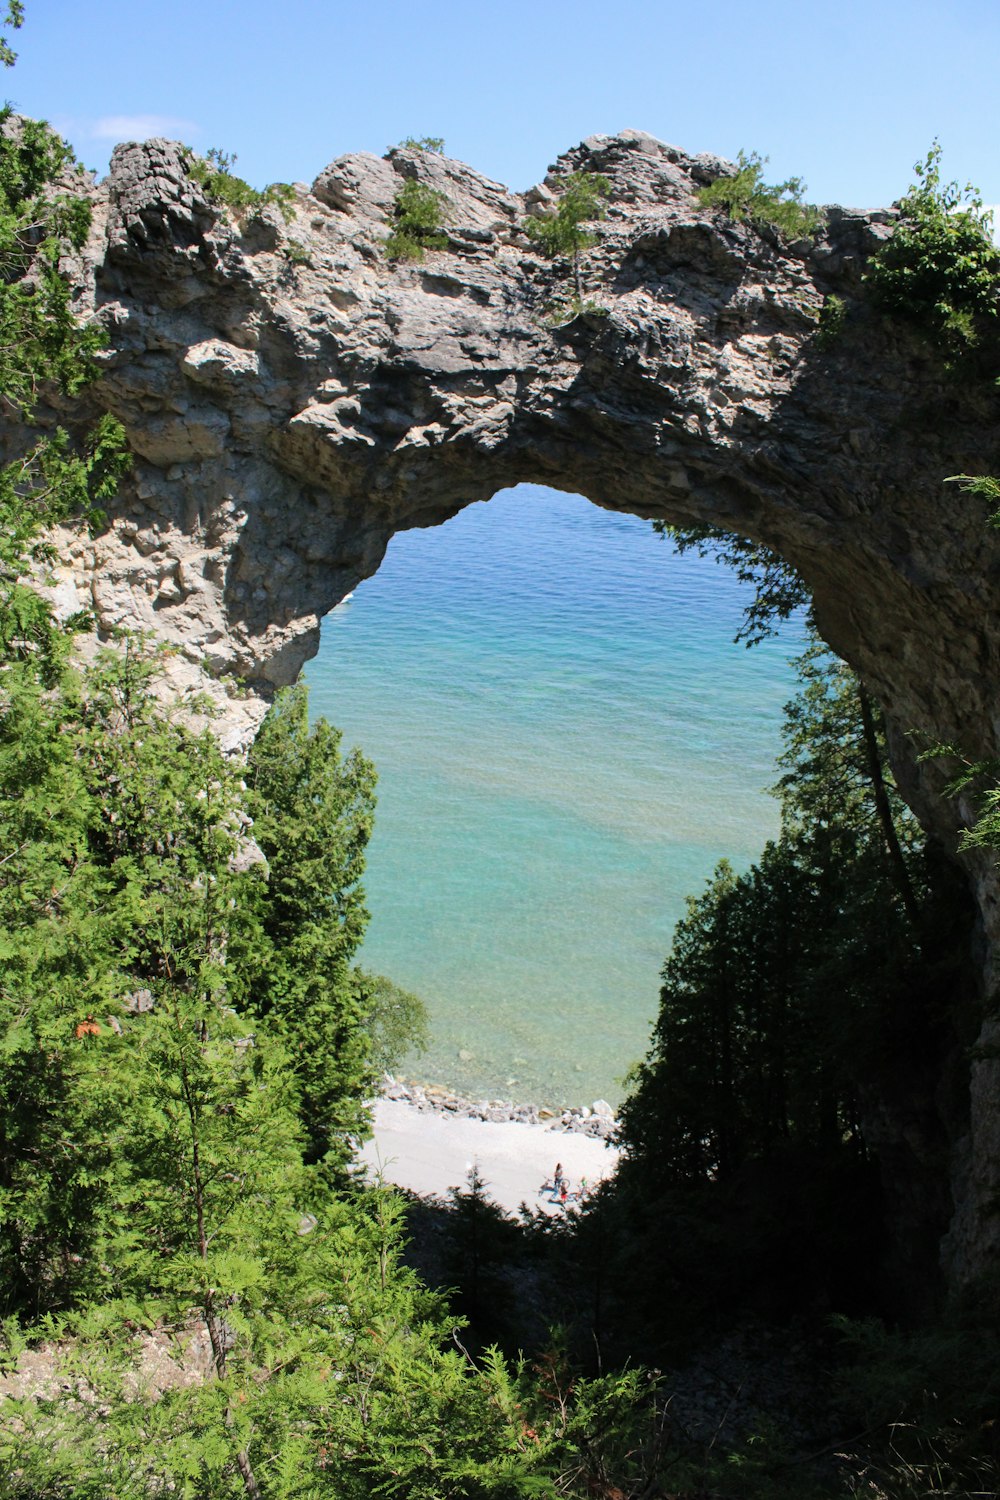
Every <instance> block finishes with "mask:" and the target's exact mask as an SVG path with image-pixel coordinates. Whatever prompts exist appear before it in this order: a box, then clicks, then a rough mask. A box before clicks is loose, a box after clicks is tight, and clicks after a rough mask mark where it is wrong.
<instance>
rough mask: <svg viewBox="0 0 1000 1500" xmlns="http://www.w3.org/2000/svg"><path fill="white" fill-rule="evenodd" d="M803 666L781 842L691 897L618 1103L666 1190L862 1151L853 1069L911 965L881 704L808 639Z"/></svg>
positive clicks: (909, 890) (908, 910)
mask: <svg viewBox="0 0 1000 1500" xmlns="http://www.w3.org/2000/svg"><path fill="white" fill-rule="evenodd" d="M800 674H801V681H802V688H801V691H800V693H799V695H798V696H797V698H796V699H795V700H794V701H793V702H792V703H790V704H789V705H788V707H787V709H786V723H785V730H784V738H785V749H784V753H783V755H782V757H781V760H780V764H781V767H782V770H783V775H782V777H781V780H780V782H779V784H778V787H777V792H778V794H779V796H780V799H781V807H782V828H781V837H780V839H779V840H778V841H777V842H776V843H773V844H769V845H768V846H767V848H766V849H765V851H764V853H763V855H762V856H761V858H760V860H759V861H758V862H757V863H756V864H755V865H753V866H752V867H751V869H750V870H749V871H747V873H746V874H744V875H736V874H735V873H734V872H733V871H732V869H730V868H729V867H728V866H727V865H722V866H720V868H719V869H718V870H717V871H716V875H715V878H714V879H713V881H712V882H710V884H709V885H708V887H707V888H706V890H705V892H704V893H703V894H702V895H701V896H700V897H697V898H692V899H691V901H690V902H689V906H688V913H687V916H686V917H685V918H684V920H683V921H682V922H681V923H680V924H679V926H678V929H677V932H676V934H675V938H674V945H673V949H672V951H671V953H670V955H669V957H668V959H667V961H666V964H665V965H664V969H663V988H662V990H661V997H660V1014H659V1018H658V1020H657V1023H656V1027H655V1029H654V1033H653V1042H652V1047H651V1050H650V1053H649V1056H648V1057H647V1059H646V1061H645V1063H643V1064H642V1065H641V1066H640V1067H639V1069H638V1070H637V1071H636V1074H635V1076H634V1085H635V1086H634V1089H633V1092H632V1094H631V1096H630V1098H629V1099H628V1100H627V1101H626V1103H625V1106H624V1108H623V1132H624V1138H625V1141H626V1145H627V1147H628V1150H629V1152H630V1153H631V1154H633V1155H634V1156H635V1157H636V1158H637V1159H638V1160H641V1162H642V1163H643V1169H644V1170H646V1171H649V1172H650V1173H652V1174H653V1175H654V1176H657V1177H658V1178H659V1180H660V1181H661V1183H662V1184H663V1185H674V1186H693V1185H695V1184H697V1183H699V1182H703V1183H704V1182H708V1181H718V1180H724V1179H726V1178H727V1177H731V1176H732V1175H733V1174H734V1172H736V1171H737V1170H738V1169H739V1168H741V1167H742V1166H743V1165H744V1163H746V1162H747V1161H750V1160H752V1159H760V1158H765V1157H767V1156H768V1154H770V1153H773V1152H774V1151H775V1150H777V1149H779V1148H780V1147H781V1146H782V1143H798V1144H800V1145H806V1146H810V1147H820V1148H823V1149H826V1148H828V1147H830V1146H834V1145H836V1144H837V1143H838V1142H839V1143H846V1142H851V1143H852V1145H853V1149H855V1150H858V1151H860V1150H862V1149H863V1143H862V1141H861V1138H860V1136H859V1134H858V1099H857V1086H858V1079H859V1076H860V1074H861V1072H862V1071H863V1065H864V1060H865V1057H866V1056H868V1058H869V1061H871V1054H870V1049H871V1048H872V1047H873V1045H876V1044H875V1043H874V1041H873V1038H874V1037H875V1036H876V1035H877V1034H878V1030H879V1026H878V1024H877V1023H878V1020H879V1017H880V1014H881V1012H882V1008H883V1007H884V1006H888V1005H891V1002H892V996H893V995H894V993H895V991H896V988H897V987H898V986H899V985H900V984H904V983H907V982H909V978H908V976H910V975H911V974H912V972H913V970H914V969H915V968H916V966H917V965H918V964H919V961H920V945H921V942H922V939H923V921H922V912H923V909H924V906H925V905H926V902H927V901H928V899H929V893H930V873H929V870H928V868H927V866H926V864H925V857H924V850H923V838H922V835H921V833H920V830H919V829H918V827H917V825H916V823H915V820H914V819H913V817H912V815H911V814H909V812H908V811H907V809H906V808H905V806H904V805H903V803H902V800H901V798H900V797H899V794H898V792H897V791H896V789H895V787H894V785H893V783H892V778H891V774H890V773H889V771H888V768H887V764H886V753H885V743H884V735H883V732H882V729H881V725H880V723H879V721H878V717H877V714H876V712H875V710H874V708H873V706H872V704H871V702H870V700H869V699H868V697H867V694H866V693H865V692H864V689H863V687H862V685H861V684H860V682H859V681H858V679H857V678H856V677H855V676H854V674H853V673H851V672H850V671H849V670H848V668H847V667H846V666H845V665H844V664H843V663H842V662H839V661H838V660H837V659H836V658H835V657H833V656H832V655H831V654H830V653H829V652H826V651H824V650H821V649H820V648H819V647H818V646H814V647H813V648H812V649H811V650H810V651H809V652H807V653H806V655H805V657H804V658H803V660H802V662H801V663H800ZM875 955H878V961H877V963H876V962H875ZM833 995H835V996H836V997H837V1003H836V1006H835V1007H832V1006H831V1004H830V997H831V996H833Z"/></svg>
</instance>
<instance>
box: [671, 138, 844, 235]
mask: <svg viewBox="0 0 1000 1500" xmlns="http://www.w3.org/2000/svg"><path fill="white" fill-rule="evenodd" d="M766 162H767V157H766V156H758V154H757V152H756V151H751V152H750V155H749V156H748V155H747V154H746V152H745V151H741V152H740V154H739V157H738V160H737V170H736V172H735V174H734V175H733V176H732V177H718V178H716V180H715V182H713V183H711V184H710V185H709V186H708V187H704V188H701V189H700V190H699V192H698V201H699V202H700V203H703V204H704V205H705V207H706V208H721V209H723V210H724V211H725V212H726V213H727V214H728V215H729V217H730V218H731V219H736V220H737V221H741V220H744V219H749V221H750V222H751V223H752V224H769V225H770V226H771V228H772V229H776V230H777V231H778V233H779V234H780V235H781V236H782V238H783V239H786V240H797V239H801V238H802V237H803V236H804V235H809V234H812V233H813V231H814V230H815V229H816V228H817V226H818V225H819V222H820V213H819V209H817V208H816V207H815V206H814V205H813V204H811V203H806V202H805V201H804V200H803V194H804V192H805V183H804V182H803V181H802V178H801V177H789V178H788V180H787V181H786V182H776V183H768V182H765V181H764V180H763V178H764V166H765V164H766Z"/></svg>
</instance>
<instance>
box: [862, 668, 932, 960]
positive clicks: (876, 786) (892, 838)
mask: <svg viewBox="0 0 1000 1500" xmlns="http://www.w3.org/2000/svg"><path fill="white" fill-rule="evenodd" d="M858 702H859V704H860V706H861V728H862V732H863V735H864V742H865V755H866V757H867V760H868V775H869V779H870V780H871V784H872V791H873V792H874V794H875V810H876V812H877V813H878V820H879V822H880V824H881V825H882V837H883V838H884V839H885V846H886V849H887V851H888V854H889V866H890V869H891V870H892V876H893V880H894V881H895V884H896V889H897V890H898V892H899V896H900V899H901V901H902V903H903V906H904V907H905V909H906V914H907V916H908V917H909V919H910V921H911V922H912V924H913V928H914V931H915V932H916V933H917V934H918V936H919V935H920V934H921V931H922V923H921V920H920V905H919V903H918V901H917V898H916V895H915V894H914V891H913V885H912V883H911V881H910V872H909V870H908V869H907V868H906V860H905V859H904V858H903V851H902V849H901V848H900V846H899V838H898V837H897V834H896V825H895V824H894V823H893V821H892V808H891V807H890V805H889V794H888V792H887V791H886V788H885V778H884V777H883V775H882V761H881V758H880V756H879V753H878V738H877V736H876V734H875V715H874V714H873V712H872V704H871V699H870V698H869V696H868V693H867V690H866V689H865V687H864V684H863V683H862V682H861V681H860V680H859V681H858Z"/></svg>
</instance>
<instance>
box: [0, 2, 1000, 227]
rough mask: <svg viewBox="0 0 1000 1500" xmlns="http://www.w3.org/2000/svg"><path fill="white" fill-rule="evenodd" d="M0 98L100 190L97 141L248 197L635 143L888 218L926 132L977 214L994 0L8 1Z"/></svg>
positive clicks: (516, 168) (517, 163) (995, 195)
mask: <svg viewBox="0 0 1000 1500" xmlns="http://www.w3.org/2000/svg"><path fill="white" fill-rule="evenodd" d="M26 11H27V15H26V21H25V25H24V27H23V29H22V30H21V31H20V32H19V33H18V34H17V36H16V38H15V45H16V46H17V49H18V52H19V54H20V57H19V61H18V64H17V66H16V67H15V68H14V70H13V71H12V72H11V73H9V74H8V75H7V76H6V77H5V78H4V79H3V87H4V92H5V94H6V96H7V97H8V98H9V99H10V100H11V101H12V102H13V103H14V104H15V105H16V106H17V107H18V108H19V109H21V110H22V111H23V112H24V113H26V114H32V115H40V116H44V117H45V118H48V119H49V120H51V121H52V122H53V124H55V125H57V126H58V127H59V128H61V129H62V130H63V131H64V133H65V134H67V135H68V136H69V138H70V139H71V140H72V142H73V144H74V145H75V147H76V148H77V151H78V154H79V155H80V156H81V158H82V160H83V161H84V162H85V164H86V165H88V166H91V167H94V168H97V169H98V170H101V171H103V170H104V169H105V167H106V164H107V160H108V155H109V152H110V148H111V145H112V144H113V141H114V139H115V138H118V139H121V138H128V137H134V136H136V135H143V134H165V135H169V136H176V137H178V138H181V139H184V140H187V141H188V142H189V144H191V145H193V146H194V147H196V148H200V149H201V150H205V149H206V148H207V147H209V146H220V147H223V148H224V149H226V150H229V151H235V152H236V153H237V154H238V158H239V160H238V166H237V170H238V171H239V172H240V173H241V175H243V176H246V177H247V178H248V179H249V180H250V181H251V182H253V183H254V184H255V185H257V186H261V185H263V184H264V183H265V182H269V181H273V180H296V179H299V180H305V181H310V180H311V179H312V177H313V176H315V174H316V173H317V172H318V171H319V169H320V168H321V167H322V166H324V165H325V163H326V162H327V161H329V160H331V159H332V158H333V157H334V156H339V155H341V154H342V153H344V152H347V151H354V150H367V151H375V152H379V153H381V152H382V151H384V150H385V149H386V148H387V147H388V146H389V145H391V144H393V143H394V142H396V141H399V140H400V139H402V138H403V137H404V136H406V135H417V136H421V135H437V136H443V137H444V138H445V141H446V147H447V150H448V154H449V155H453V156H458V157H461V158H463V159H464V160H466V161H468V162H470V163H472V165H474V166H476V167H478V168H479V169H480V170H481V171H483V172H485V173H487V175H489V176H492V177H495V178H497V179H498V180H500V181H502V182H505V183H507V184H508V185H509V186H511V187H515V188H524V187H527V186H529V185H530V184H531V183H533V182H536V181H537V180H538V179H539V178H540V177H541V176H543V175H544V173H545V170H546V167H547V166H548V164H549V163H550V162H551V161H553V160H554V158H555V157H556V156H557V155H558V154H559V152H560V151H563V150H565V149H566V148H567V147H568V146H571V145H574V144H576V143H577V142H578V141H580V140H581V139H582V138H583V137H584V136H586V135H589V134H592V133H594V132H598V131H614V130H617V129H620V128H622V127H624V126H637V127H639V128H640V129H644V130H648V131H650V132H651V133H652V134H654V135H657V136H659V137H660V138H661V139H663V140H667V141H671V142H673V143H674V144H676V145H679V146H682V147H684V148H685V149H686V150H689V151H715V152H718V153H720V154H721V155H725V156H730V157H733V156H735V155H736V152H737V151H738V150H739V148H740V147H745V148H747V149H755V150H757V151H759V152H761V153H762V154H764V155H768V156H769V157H770V166H769V168H768V175H769V177H771V178H772V179H775V180H777V179H780V178H784V177H786V176H789V175H792V174H795V175H799V176H802V177H804V178H805V180H806V183H807V184H808V189H809V196H810V198H812V199H813V200H815V201H817V202H821V203H822V202H844V203H851V204H859V205H867V206H871V205H874V204H878V203H887V202H890V201H891V200H892V199H893V198H895V197H897V196H899V194H900V193H902V192H903V191H905V189H906V187H907V185H908V183H909V182H910V181H911V180H912V166H913V163H914V161H915V160H916V159H917V158H923V156H924V155H925V153H926V151H927V149H928V147H929V146H930V143H931V141H932V140H933V138H934V137H935V136H938V137H939V138H940V140H941V143H942V146H943V147H944V167H945V171H946V174H947V175H948V176H954V177H957V178H959V179H960V180H961V181H963V182H964V181H966V180H971V181H973V182H974V183H976V184H977V186H978V187H979V188H980V189H981V190H982V192H983V195H984V197H985V199H986V201H987V202H989V203H997V202H1000V150H998V145H1000V142H998V130H997V124H998V115H1000V108H998V102H997V101H998V89H997V74H998V68H1000V4H998V3H997V0H951V3H936V0H905V3H904V0H867V3H862V0H842V3H839V4H838V3H830V0H826V3H823V4H818V3H816V0H796V3H790V0H757V3H756V4H750V3H747V0H740V3H737V0H715V3H713V4H710V5H706V6H696V5H695V4H693V3H692V0H686V3H676V0H661V3H659V4H653V3H636V0H616V3H612V0H601V3H596V0H574V3H572V4H570V3H565V0H534V3H527V0H508V3H507V4H505V5H502V6H501V5H498V4H490V3H488V0H486V3H480V4H475V3H470V0H465V3H461V4H459V3H452V0H420V3H408V4H407V3H397V0H369V3H368V4H367V5H364V6H362V5H361V4H357V3H355V4H351V5H346V4H344V3H343V0H321V3H313V0H269V3H266V4H265V3H264V0H170V3H163V0H93V3H90V4H84V3H81V0H27V3H26Z"/></svg>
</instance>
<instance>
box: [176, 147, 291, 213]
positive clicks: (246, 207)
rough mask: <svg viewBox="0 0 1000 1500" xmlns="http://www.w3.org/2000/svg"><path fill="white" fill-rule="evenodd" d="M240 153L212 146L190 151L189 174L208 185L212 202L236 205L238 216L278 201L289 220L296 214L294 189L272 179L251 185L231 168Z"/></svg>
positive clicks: (231, 207) (227, 206) (207, 193)
mask: <svg viewBox="0 0 1000 1500" xmlns="http://www.w3.org/2000/svg"><path fill="white" fill-rule="evenodd" d="M235 162H236V156H235V155H234V154H232V153H230V152H227V151H220V150H219V148H218V147H217V146H212V147H211V148H210V149H209V150H208V151H207V152H206V153H205V155H204V156H195V155H194V153H193V152H190V153H189V155H188V162H187V170H188V176H189V177H190V178H191V180H192V181H193V182H197V183H198V184H199V186H201V187H202V188H204V190H205V197H206V198H207V199H208V201H209V202H210V203H217V204H219V205H220V206H222V207H224V208H230V209H232V211H233V213H234V214H235V215H236V217H237V218H238V219H243V218H252V217H253V214H254V213H255V212H256V211H257V210H258V209H261V208H264V207H266V205H267V204H268V203H276V204H277V205H278V207H279V208H280V210H281V213H282V217H283V218H284V219H285V222H286V223H287V222H288V220H289V219H290V218H291V217H292V209H291V205H292V201H293V199H294V196H295V194H294V191H293V189H292V187H291V185H290V184H289V183H287V182H272V183H269V184H268V186H267V187H266V188H262V189H258V188H253V187H251V186H250V184H249V182H246V181H244V179H243V178H242V177H237V176H236V175H235V174H234V173H233V171H232V170H231V169H232V167H233V166H234V164H235Z"/></svg>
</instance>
